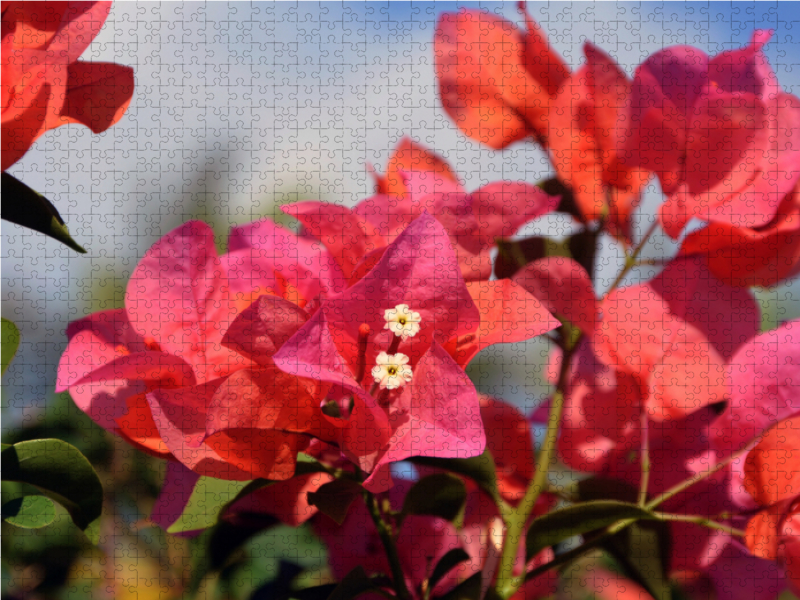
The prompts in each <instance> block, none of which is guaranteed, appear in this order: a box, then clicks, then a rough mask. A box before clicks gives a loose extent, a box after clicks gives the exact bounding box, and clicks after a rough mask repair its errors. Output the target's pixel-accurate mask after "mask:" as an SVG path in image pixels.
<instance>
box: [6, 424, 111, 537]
mask: <svg viewBox="0 0 800 600" xmlns="http://www.w3.org/2000/svg"><path fill="white" fill-rule="evenodd" d="M0 457H1V458H2V466H0V469H2V477H3V479H4V480H6V481H18V482H21V483H27V484H30V485H33V486H35V487H36V488H38V489H39V490H40V491H41V492H42V493H43V494H45V495H46V496H47V497H49V498H51V499H52V500H55V501H56V502H58V503H59V504H61V505H62V506H63V507H64V508H66V509H67V511H68V512H69V514H70V516H71V517H72V520H73V522H74V523H75V525H77V526H78V527H79V528H80V529H81V530H83V532H84V533H85V534H86V536H87V537H88V538H89V539H90V540H91V541H92V543H94V544H96V543H97V542H98V537H99V532H98V529H97V528H98V524H99V523H98V520H99V518H100V515H101V513H102V511H103V486H102V485H101V484H100V479H99V478H98V476H97V473H96V472H95V470H94V468H93V467H92V465H91V464H89V461H88V460H86V457H84V456H83V454H81V453H80V451H78V449H77V448H75V447H74V446H71V445H69V444H67V443H66V442H63V441H61V440H54V439H45V440H31V441H28V442H20V443H18V444H14V445H13V446H7V447H5V448H4V449H3V451H2V453H1V454H0Z"/></svg>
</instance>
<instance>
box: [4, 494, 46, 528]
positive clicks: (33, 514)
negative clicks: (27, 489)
mask: <svg viewBox="0 0 800 600" xmlns="http://www.w3.org/2000/svg"><path fill="white" fill-rule="evenodd" d="M2 512H3V520H4V521H7V522H8V523H11V524H12V525H16V526H17V527H24V528H26V529H39V528H40V527H44V526H45V525H50V523H52V522H53V521H54V520H55V518H56V507H55V505H54V504H53V501H52V500H50V498H47V497H45V496H23V497H22V498H16V499H14V500H11V501H9V502H6V503H5V504H3V508H2Z"/></svg>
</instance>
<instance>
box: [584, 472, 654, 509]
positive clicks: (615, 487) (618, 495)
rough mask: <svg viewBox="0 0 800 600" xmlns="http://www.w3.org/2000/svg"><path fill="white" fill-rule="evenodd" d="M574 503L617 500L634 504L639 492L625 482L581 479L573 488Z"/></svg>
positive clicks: (597, 478) (605, 479)
mask: <svg viewBox="0 0 800 600" xmlns="http://www.w3.org/2000/svg"><path fill="white" fill-rule="evenodd" d="M574 493H575V495H576V496H577V499H576V501H579V502H586V501H587V500H619V501H620V502H630V503H635V502H636V499H637V498H638V496H639V490H637V489H636V488H635V487H634V486H632V485H631V484H629V483H626V482H625V481H620V480H619V479H608V478H605V477H589V478H588V479H582V480H581V481H579V482H577V483H576V484H575V486H574Z"/></svg>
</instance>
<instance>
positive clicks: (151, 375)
mask: <svg viewBox="0 0 800 600" xmlns="http://www.w3.org/2000/svg"><path fill="white" fill-rule="evenodd" d="M239 233H241V232H239ZM234 237H235V236H234ZM271 259H272V257H268V256H264V255H262V254H260V253H259V252H257V251H255V250H253V249H251V248H243V249H240V250H237V251H235V252H231V253H228V254H226V255H224V256H221V257H219V256H217V253H216V249H215V246H214V237H213V233H212V231H211V229H210V228H209V227H208V226H207V225H205V224H203V223H200V222H196V221H193V222H190V223H187V224H185V225H183V226H182V227H179V228H178V229H176V230H174V231H173V232H171V233H169V234H167V235H166V236H164V237H163V238H162V239H161V240H160V241H159V242H157V243H156V244H155V245H154V246H153V247H152V248H151V249H150V250H148V252H147V253H145V255H144V257H142V260H141V261H140V262H139V264H138V266H137V267H136V269H135V270H134V272H133V274H132V276H131V280H130V282H129V284H128V289H127V293H126V296H125V309H120V310H114V311H106V312H102V313H97V314H96V315H92V316H90V317H87V318H86V319H83V320H81V321H77V322H76V323H73V324H71V325H70V327H69V328H68V330H67V334H68V336H69V338H70V343H69V345H68V346H67V350H66V352H65V353H64V356H63V357H62V359H61V363H60V365H59V378H58V390H59V391H63V390H67V389H69V391H70V393H71V394H72V397H73V398H74V399H75V402H76V403H77V404H78V406H79V407H80V408H82V409H83V410H84V411H86V412H87V413H88V414H89V415H90V416H91V417H92V418H93V419H94V420H95V421H97V422H98V423H99V424H100V425H102V426H103V427H105V428H107V429H109V430H111V431H114V432H115V433H119V434H120V435H122V436H124V437H125V438H126V439H128V440H129V441H131V442H132V443H134V444H136V445H138V446H139V447H140V448H142V449H145V450H147V451H150V452H153V453H156V454H158V455H160V456H165V457H169V456H172V457H173V458H175V459H177V460H179V461H180V462H182V463H183V464H184V465H185V466H187V467H188V468H190V469H192V470H193V471H195V472H196V473H199V474H202V475H212V476H216V477H222V478H227V479H251V478H253V477H258V476H261V477H269V478H272V479H281V478H287V477H290V476H291V475H292V474H293V472H294V461H295V458H296V455H297V452H298V451H299V450H301V449H302V448H304V447H305V445H307V443H308V435H309V432H310V431H311V430H313V428H314V427H315V426H317V425H318V424H319V416H321V415H320V414H318V413H319V398H320V396H321V395H322V394H323V390H321V389H319V387H318V384H317V383H316V382H313V381H311V380H300V379H298V378H296V377H291V376H288V375H286V374H285V373H282V372H280V371H278V370H277V369H275V367H274V365H273V364H271V362H270V360H269V355H270V353H274V352H275V350H276V349H277V348H278V347H279V346H280V344H281V343H282V342H283V341H284V340H285V339H287V338H288V337H290V336H291V335H292V334H293V333H294V332H295V331H296V330H297V328H298V327H299V326H300V324H302V323H303V322H305V319H306V315H305V312H304V311H303V310H302V309H301V308H300V307H299V306H298V305H296V304H295V303H294V302H299V303H302V302H303V301H302V300H301V299H300V298H299V293H298V289H299V288H300V287H301V286H300V284H299V282H298V281H297V280H296V279H294V280H293V282H292V281H291V280H292V274H291V272H290V270H288V269H287V270H286V271H285V275H281V274H280V273H276V262H275V261H273V260H271ZM278 262H280V261H278ZM295 275H301V274H300V273H296V274H295ZM306 285H307V286H308V285H310V284H306ZM320 287H321V286H320V284H317V285H316V288H315V287H313V286H312V287H311V288H309V289H317V288H320ZM259 296H260V298H259ZM256 298H258V300H257V301H256V302H255V303H253V300H254V299H256ZM286 298H292V299H293V300H294V302H290V301H289V300H287V299H286ZM251 305H252V306H251ZM247 307H250V308H249V309H247V310H245V309H246V308H247ZM265 313H269V314H268V315H265ZM270 319H272V320H270ZM276 319H277V320H276ZM262 321H267V322H269V323H271V324H272V326H271V327H262V328H260V327H259V326H260V325H261V323H262ZM248 326H249V329H248ZM292 327H293V328H292ZM228 329H231V330H232V331H231V335H230V336H227V337H226V332H227V331H228ZM244 332H247V334H252V335H253V336H255V334H258V335H259V336H260V337H247V335H246V334H245V333H244ZM237 334H239V335H240V336H244V337H245V338H246V339H244V340H241V339H240V338H239V337H237Z"/></svg>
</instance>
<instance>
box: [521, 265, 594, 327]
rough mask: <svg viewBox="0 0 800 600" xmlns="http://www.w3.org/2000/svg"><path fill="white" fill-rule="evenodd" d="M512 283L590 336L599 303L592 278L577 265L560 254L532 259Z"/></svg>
mask: <svg viewBox="0 0 800 600" xmlns="http://www.w3.org/2000/svg"><path fill="white" fill-rule="evenodd" d="M513 280H514V282H516V283H517V284H519V285H520V286H522V287H523V288H525V289H526V290H527V291H529V292H530V293H531V294H532V295H534V296H535V297H536V298H538V299H539V300H540V301H541V302H543V303H544V305H545V307H546V308H547V309H548V310H549V311H550V312H551V313H553V314H554V315H556V316H561V317H563V318H565V319H566V320H567V321H569V322H570V323H571V324H572V325H574V326H575V327H577V328H578V329H580V330H581V331H583V332H584V333H585V334H586V335H588V336H591V335H592V334H593V333H594V329H595V326H596V324H597V321H598V318H599V308H600V307H599V303H598V301H597V298H596V297H595V294H594V288H593V287H592V280H591V279H590V278H589V274H588V273H587V272H586V269H584V268H583V267H582V266H581V265H579V264H578V263H577V262H575V261H574V260H572V259H571V258H565V257H561V256H553V257H549V258H541V259H539V260H535V261H533V262H531V263H529V264H527V265H526V266H525V267H523V268H522V269H520V270H519V271H517V273H516V274H515V275H514V277H513Z"/></svg>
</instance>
